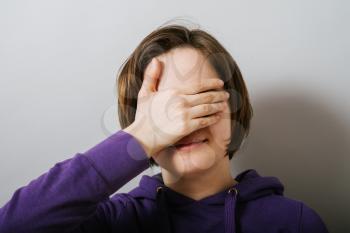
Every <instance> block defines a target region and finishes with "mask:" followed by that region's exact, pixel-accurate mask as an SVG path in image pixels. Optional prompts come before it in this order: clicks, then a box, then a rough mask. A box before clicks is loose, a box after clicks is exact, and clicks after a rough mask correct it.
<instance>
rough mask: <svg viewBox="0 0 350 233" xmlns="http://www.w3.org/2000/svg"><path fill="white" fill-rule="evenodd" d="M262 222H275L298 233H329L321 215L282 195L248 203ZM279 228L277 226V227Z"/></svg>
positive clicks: (302, 203) (249, 207)
mask: <svg viewBox="0 0 350 233" xmlns="http://www.w3.org/2000/svg"><path fill="white" fill-rule="evenodd" d="M247 208H248V209H251V210H252V211H249V212H253V214H254V215H257V214H258V215H260V216H258V219H260V221H262V222H265V221H267V222H270V221H271V220H273V221H274V223H275V224H276V223H277V222H278V224H277V225H279V226H280V227H283V228H288V229H294V230H293V232H294V231H295V232H298V233H306V232H308V233H316V232H317V233H328V230H327V227H326V225H325V223H324V222H323V220H322V218H321V217H320V215H319V214H318V213H317V212H316V211H315V210H314V209H313V208H311V207H310V206H309V205H307V204H306V203H304V202H303V201H300V200H297V199H293V198H289V197H286V196H281V195H269V196H264V197H262V198H258V199H256V200H252V201H250V202H248V203H247ZM276 227H277V226H276Z"/></svg>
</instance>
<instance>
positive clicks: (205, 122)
mask: <svg viewBox="0 0 350 233" xmlns="http://www.w3.org/2000/svg"><path fill="white" fill-rule="evenodd" d="M221 116H222V115H221V113H220V112H219V113H215V114H212V115H210V116H207V117H200V118H195V119H193V120H191V121H190V128H191V132H193V131H196V130H198V129H201V128H205V127H207V126H209V125H212V124H214V123H216V122H218V121H219V120H220V118H221Z"/></svg>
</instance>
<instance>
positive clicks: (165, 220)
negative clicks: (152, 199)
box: [157, 186, 172, 233]
mask: <svg viewBox="0 0 350 233" xmlns="http://www.w3.org/2000/svg"><path fill="white" fill-rule="evenodd" d="M157 208H158V211H159V214H158V223H157V224H158V225H159V227H160V232H161V233H171V229H172V228H171V226H170V220H169V212H168V209H167V202H166V200H165V187H164V186H159V187H157Z"/></svg>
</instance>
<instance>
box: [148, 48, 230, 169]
mask: <svg viewBox="0 0 350 233" xmlns="http://www.w3.org/2000/svg"><path fill="white" fill-rule="evenodd" d="M157 58H158V59H159V60H160V61H161V62H162V63H163V72H162V76H161V77H160V83H159V85H158V91H161V90H164V89H168V88H178V89H181V87H184V86H185V85H189V83H191V82H195V83H201V82H205V81H206V80H207V79H210V78H217V79H219V77H218V75H217V74H216V72H215V70H214V68H213V67H212V66H211V65H210V64H209V61H208V60H207V59H206V58H205V57H204V56H203V54H202V53H201V52H199V51H198V50H196V49H193V48H176V49H173V50H171V51H170V52H168V53H166V54H162V55H160V56H158V57H157ZM221 89H223V88H221ZM226 104H228V101H226ZM229 112H230V109H229V107H228V106H227V108H226V109H225V110H224V115H223V116H222V117H221V119H220V120H219V121H218V122H216V123H214V124H212V125H210V126H208V127H206V128H202V129H199V130H197V131H194V132H192V133H191V134H190V135H187V136H186V137H189V138H198V137H200V138H201V137H205V138H207V139H208V140H209V141H208V142H207V144H202V145H201V146H198V147H196V148H193V149H192V150H191V151H179V150H176V149H175V148H174V147H167V148H165V149H163V150H162V151H160V152H158V154H157V155H156V156H154V157H155V158H154V159H155V161H156V162H157V163H158V165H159V166H160V167H161V168H162V169H166V170H167V171H169V172H170V173H172V174H174V175H175V174H176V175H180V176H182V175H185V174H186V175H188V174H194V173H198V172H204V171H205V170H207V169H212V168H213V167H214V166H215V165H216V164H218V163H219V161H220V160H221V159H227V160H228V156H227V157H225V158H224V155H225V153H226V148H227V145H228V144H229V142H230V139H231V119H230V117H229Z"/></svg>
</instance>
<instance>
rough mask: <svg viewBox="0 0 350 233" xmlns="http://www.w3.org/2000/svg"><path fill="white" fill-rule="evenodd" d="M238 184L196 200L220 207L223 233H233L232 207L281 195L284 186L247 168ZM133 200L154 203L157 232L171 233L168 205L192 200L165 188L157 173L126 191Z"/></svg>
mask: <svg viewBox="0 0 350 233" xmlns="http://www.w3.org/2000/svg"><path fill="white" fill-rule="evenodd" d="M235 180H237V181H238V183H237V184H235V185H234V186H232V187H229V188H228V189H226V190H224V191H221V192H219V193H217V194H214V195H211V196H209V197H206V198H203V199H201V200H199V202H201V203H203V204H224V211H225V219H224V222H225V233H236V206H237V204H238V203H241V202H247V201H250V200H253V199H257V198H260V197H262V196H267V195H272V194H276V195H283V191H284V186H283V184H282V183H281V182H280V181H279V180H278V178H276V177H270V176H266V177H262V176H260V175H259V174H258V173H257V171H256V170H254V169H247V170H245V171H243V172H241V173H240V174H238V175H237V176H236V178H235ZM129 194H130V195H132V196H133V197H143V198H148V199H151V200H154V201H155V202H156V204H157V210H158V211H159V212H160V213H159V215H158V217H159V221H158V224H159V227H160V228H161V232H166V233H171V230H172V229H173V226H171V221H169V211H168V209H169V205H171V206H184V205H187V204H192V203H193V202H194V201H195V200H193V199H191V198H189V197H186V196H185V195H182V194H180V193H177V192H175V191H174V190H171V189H170V188H168V187H167V186H166V185H165V184H164V182H163V179H162V176H161V173H157V174H156V175H153V176H148V175H144V176H142V178H141V181H140V184H139V187H137V188H135V189H133V190H132V191H131V192H129Z"/></svg>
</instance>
